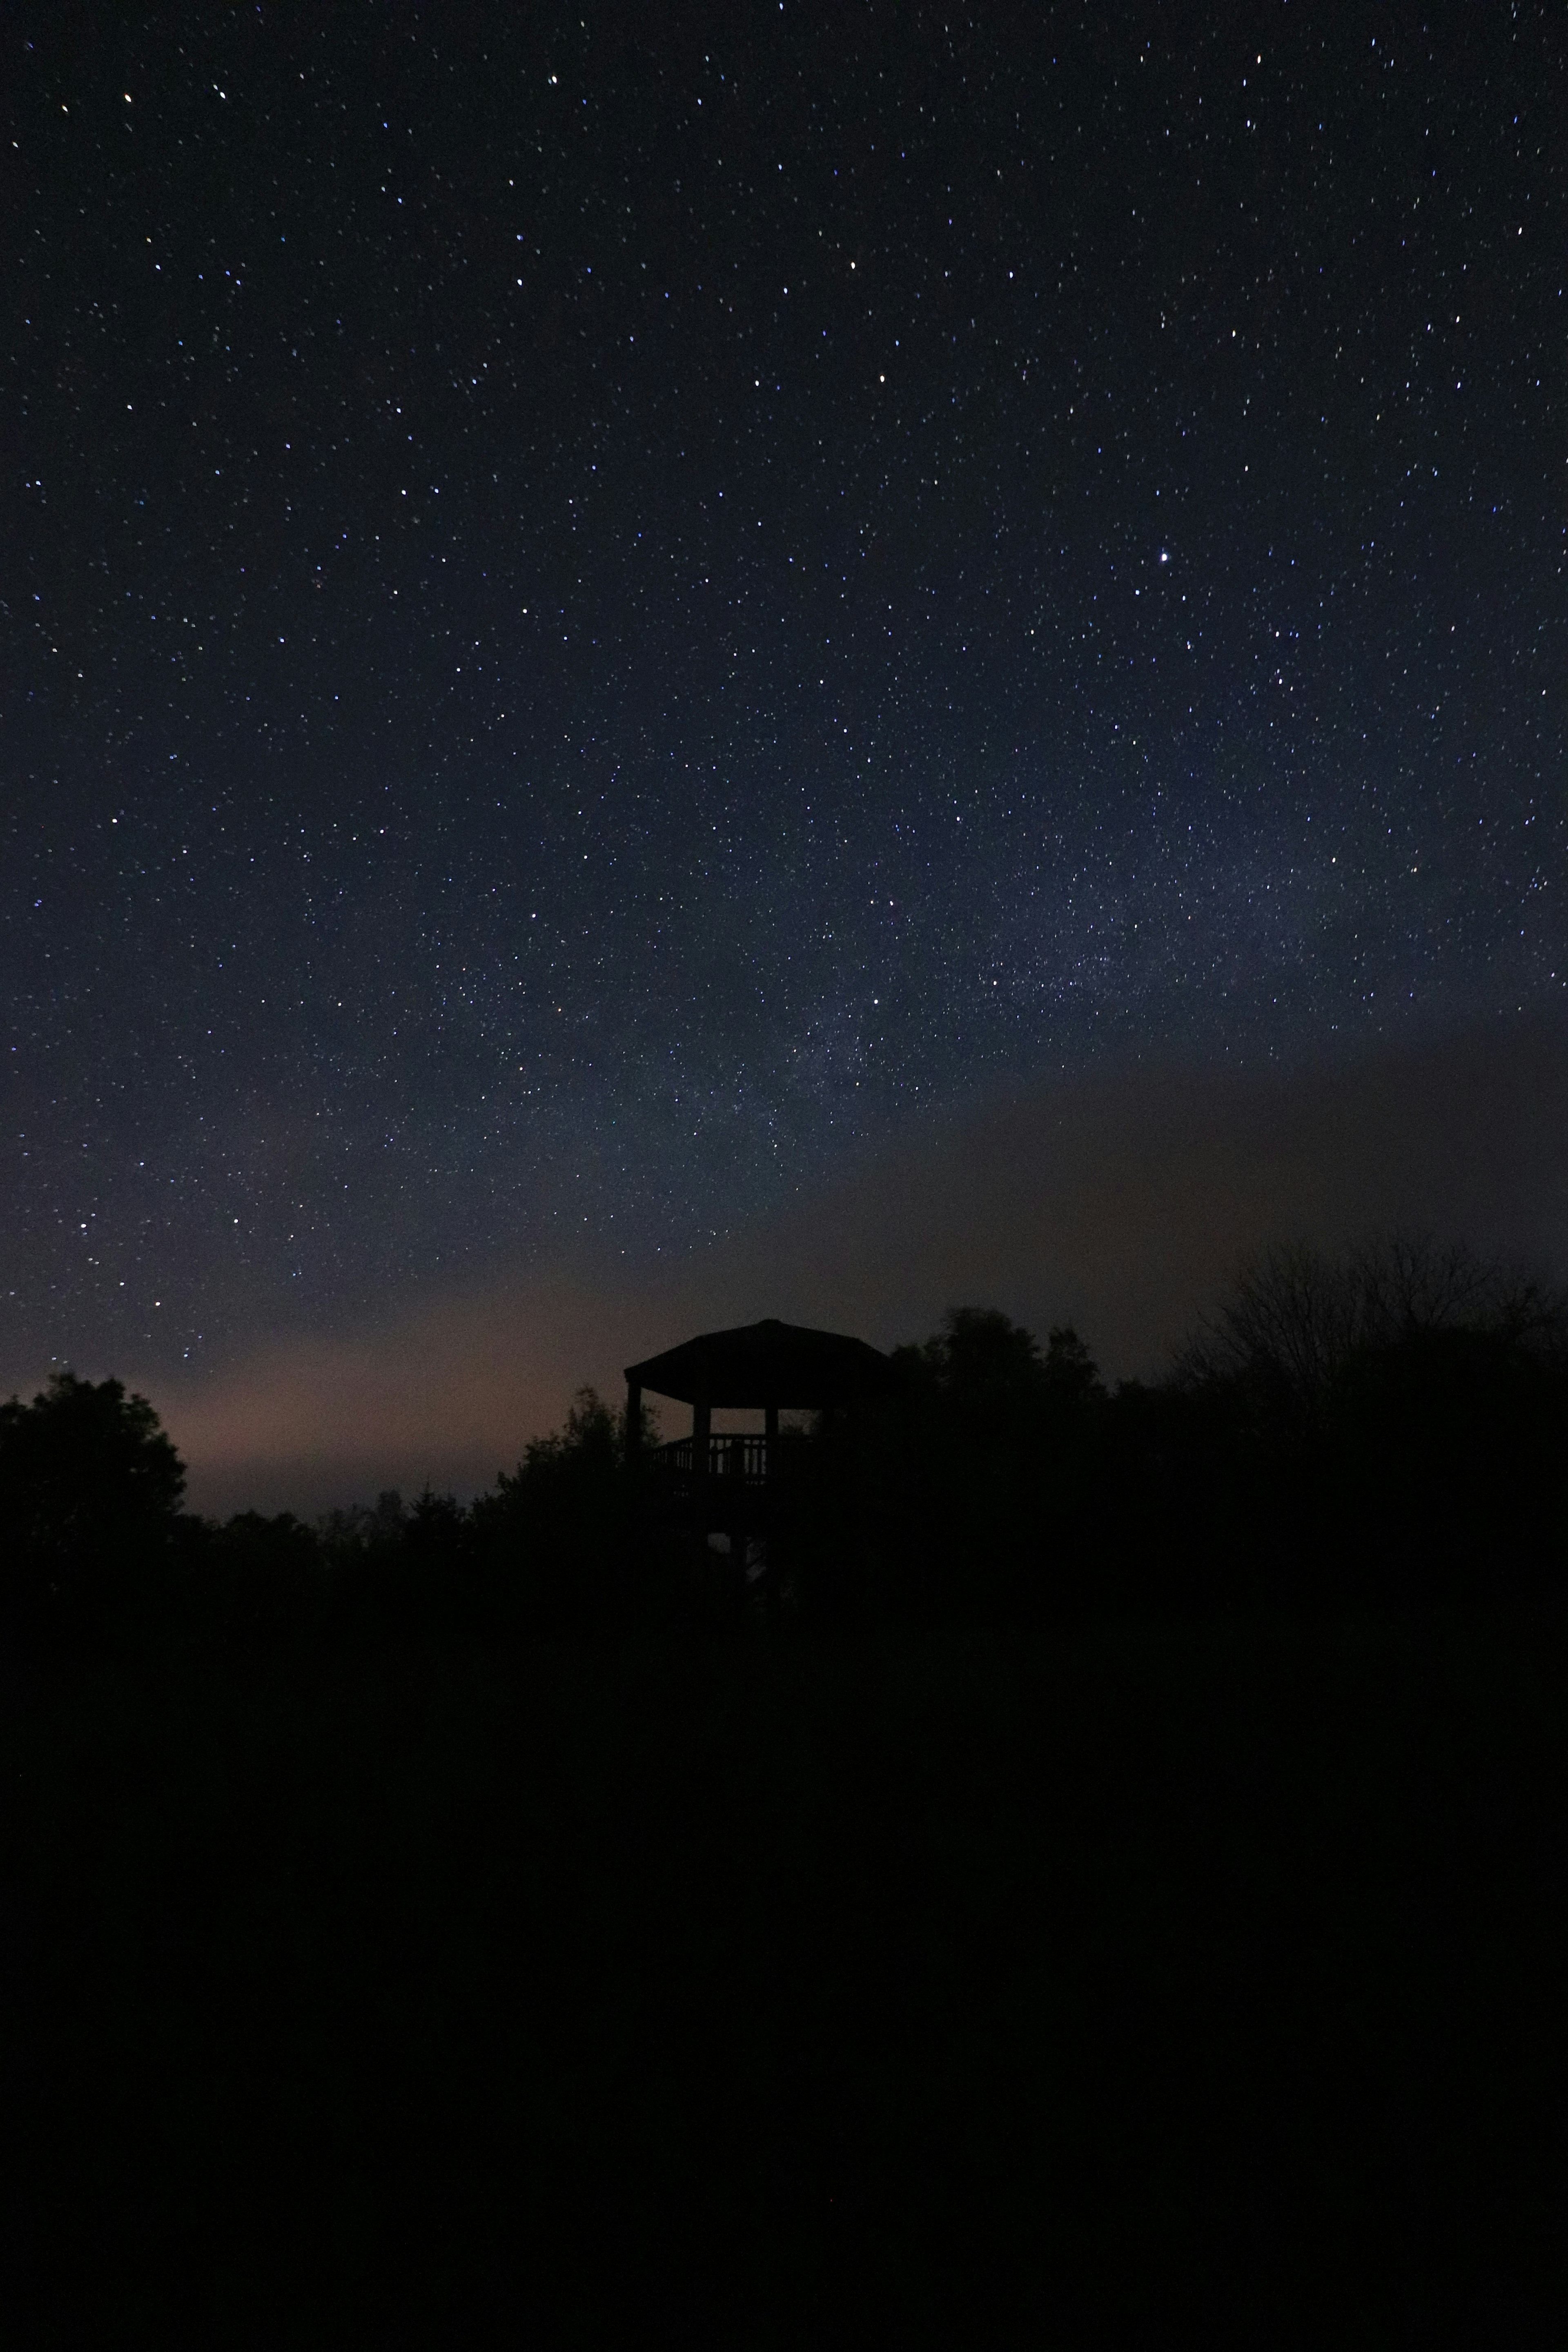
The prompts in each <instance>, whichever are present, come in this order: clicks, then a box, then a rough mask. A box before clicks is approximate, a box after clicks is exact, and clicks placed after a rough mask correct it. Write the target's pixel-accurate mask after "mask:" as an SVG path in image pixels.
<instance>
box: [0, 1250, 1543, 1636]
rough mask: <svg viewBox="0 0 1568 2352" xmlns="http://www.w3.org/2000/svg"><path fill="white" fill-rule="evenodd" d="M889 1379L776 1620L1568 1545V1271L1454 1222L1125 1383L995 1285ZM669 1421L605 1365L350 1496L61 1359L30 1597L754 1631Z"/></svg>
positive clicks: (324, 1614)
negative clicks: (667, 1457)
mask: <svg viewBox="0 0 1568 2352" xmlns="http://www.w3.org/2000/svg"><path fill="white" fill-rule="evenodd" d="M893 1364H894V1367H895V1370H896V1375H897V1377H896V1382H895V1384H894V1386H893V1388H892V1389H891V1391H889V1394H888V1395H887V1396H885V1397H882V1398H879V1399H878V1400H877V1401H876V1402H871V1403H867V1404H865V1405H863V1406H859V1407H857V1408H854V1409H848V1410H844V1411H840V1412H837V1413H834V1414H825V1415H822V1416H819V1417H818V1419H817V1422H816V1425H815V1427H814V1428H813V1429H812V1430H810V1431H809V1432H808V1433H803V1434H802V1435H801V1437H800V1438H799V1440H798V1441H797V1442H796V1443H795V1444H793V1445H791V1446H790V1447H789V1449H788V1454H789V1464H790V1468H791V1473H792V1475H790V1476H789V1478H788V1480H787V1482H786V1485H785V1487H784V1492H783V1495H782V1498H781V1501H780V1504H779V1506H778V1508H777V1512H776V1516H775V1521H774V1525H773V1531H772V1534H771V1536H770V1538H769V1559H770V1567H771V1570H772V1573H771V1575H770V1577H769V1579H768V1580H767V1589H768V1596H769V1600H770V1601H771V1602H772V1603H773V1609H772V1614H773V1616H774V1617H775V1618H776V1617H777V1616H778V1615H780V1614H781V1613H782V1614H783V1615H784V1616H785V1617H787V1618H788V1619H790V1620H791V1621H793V1622H797V1623H799V1624H801V1625H804V1626H813V1625H816V1626H833V1625H860V1626H868V1625H875V1624H879V1623H882V1624H889V1625H896V1624H899V1623H907V1624H911V1625H919V1624H931V1623H949V1624H963V1623H972V1624H986V1625H992V1626H998V1627H1000V1626H1008V1625H1014V1626H1021V1625H1038V1624H1047V1625H1048V1624H1053V1623H1061V1624H1074V1623H1082V1622H1092V1621H1094V1620H1096V1619H1097V1618H1103V1617H1115V1616H1125V1615H1129V1614H1131V1615H1146V1616H1152V1617H1154V1618H1157V1619H1158V1618H1163V1619H1180V1618H1183V1617H1189V1618H1190V1617H1194V1616H1196V1617H1203V1616H1205V1615H1213V1614H1214V1613H1215V1612H1222V1613H1223V1612H1248V1611H1252V1612H1257V1611H1264V1612H1268V1611H1279V1610H1284V1611H1302V1610H1305V1611H1308V1612H1310V1611H1313V1610H1321V1609H1325V1608H1327V1609H1338V1608H1343V1607H1345V1606H1356V1605H1365V1606H1373V1607H1378V1606H1393V1607H1405V1606H1410V1605H1417V1606H1418V1605H1422V1604H1479V1605H1487V1604H1489V1603H1495V1604H1500V1605H1511V1604H1514V1603H1519V1602H1529V1601H1532V1600H1539V1599H1541V1598H1543V1597H1546V1596H1549V1595H1552V1594H1555V1593H1557V1592H1559V1591H1561V1590H1562V1588H1563V1573H1564V1563H1565V1558H1568V1300H1565V1297H1564V1294H1563V1292H1562V1291H1560V1290H1558V1289H1556V1288H1554V1287H1553V1286H1552V1285H1551V1284H1549V1283H1548V1282H1546V1281H1544V1280H1543V1279H1542V1278H1540V1277H1538V1276H1532V1275H1530V1274H1528V1273H1526V1272H1522V1271H1520V1270H1518V1269H1516V1268H1513V1267H1510V1266H1509V1265H1504V1264H1502V1263H1500V1262H1499V1261H1496V1260H1491V1259H1486V1258H1483V1257H1480V1256H1479V1255H1476V1254H1475V1253H1473V1252H1472V1251H1470V1250H1468V1248H1466V1247H1464V1246H1462V1245H1458V1244H1456V1245H1450V1246H1439V1245H1437V1244H1435V1243H1433V1242H1431V1241H1429V1240H1426V1239H1410V1238H1405V1237H1394V1238H1392V1239H1381V1240H1377V1241H1373V1242H1371V1243H1368V1244H1364V1245H1363V1246H1361V1247H1359V1248H1356V1249H1353V1250H1352V1251H1350V1252H1349V1253H1347V1254H1345V1255H1341V1256H1338V1257H1332V1256H1329V1255H1324V1254H1323V1253H1321V1252H1320V1251H1317V1250H1315V1249H1312V1248H1310V1247H1309V1246H1307V1245H1305V1244H1294V1245H1285V1246H1280V1247H1279V1248H1276V1249H1274V1250H1272V1251H1271V1252H1269V1253H1268V1254H1267V1255H1264V1256H1263V1257H1261V1258H1259V1259H1258V1261H1256V1262H1255V1263H1253V1264H1252V1265H1249V1266H1248V1267H1247V1268H1246V1269H1245V1271H1244V1272H1243V1273H1242V1274H1241V1275H1240V1276H1239V1277H1238V1278H1237V1282H1236V1283H1235V1285H1234V1286H1233V1288H1232V1290H1231V1291H1230V1293H1229V1295H1228V1296H1227V1297H1226V1298H1225V1299H1224V1300H1223V1301H1222V1302H1221V1304H1220V1305H1219V1307H1217V1308H1216V1309H1215V1312H1214V1313H1213V1314H1212V1315H1210V1316H1208V1317H1206V1318H1204V1319H1203V1321H1202V1322H1201V1323H1200V1324H1199V1326H1198V1328H1196V1330H1195V1331H1194V1333H1193V1334H1192V1335H1191V1337H1190V1338H1189V1339H1188V1340H1187V1342H1186V1344H1185V1345H1184V1348H1183V1349H1181V1351H1180V1352H1179V1354H1178V1355H1177V1357H1176V1358H1175V1360H1174V1361H1173V1365H1172V1367H1171V1370H1170V1371H1169V1373H1168V1375H1167V1377H1165V1378H1164V1379H1163V1380H1161V1381H1154V1382H1145V1381H1122V1382H1121V1383H1119V1384H1118V1385H1116V1386H1115V1387H1114V1388H1111V1387H1110V1386H1108V1384H1107V1383H1106V1381H1104V1380H1103V1379H1102V1378H1101V1376H1100V1371H1099V1370H1098V1368H1097V1366H1096V1364H1095V1362H1094V1360H1093V1358H1092V1356H1091V1354H1090V1352H1089V1348H1088V1347H1087V1346H1086V1344H1085V1342H1084V1341H1083V1339H1080V1337H1079V1334H1078V1333H1077V1331H1076V1330H1074V1329H1073V1328H1071V1327H1070V1326H1065V1325H1064V1326H1061V1327H1058V1328H1053V1329H1052V1330H1051V1331H1050V1332H1049V1333H1048V1335H1047V1340H1046V1343H1045V1345H1044V1347H1042V1346H1041V1345H1040V1344H1039V1342H1038V1341H1037V1339H1036V1338H1035V1337H1034V1335H1032V1334H1031V1333H1030V1332H1028V1331H1027V1330H1026V1329H1024V1328H1021V1327H1020V1326H1018V1325H1017V1324H1016V1323H1014V1322H1012V1321H1010V1320H1009V1319H1008V1318H1007V1317H1005V1315H1003V1314H1000V1313H998V1312H996V1311H994V1310H993V1309H987V1308H978V1307H964V1308H959V1309H955V1310H954V1311H953V1312H952V1313H951V1314H949V1315H948V1317H947V1318H946V1319H945V1321H944V1323H943V1326H942V1329H941V1331H940V1332H939V1333H937V1334H936V1335H935V1336H934V1337H932V1338H931V1339H928V1340H926V1341H925V1342H924V1343H923V1344H921V1345H914V1346H908V1347H903V1348H900V1349H897V1350H896V1351H895V1353H894V1356H893ZM652 1441H653V1431H652V1427H651V1424H649V1425H648V1427H647V1431H646V1433H645V1444H644V1445H643V1447H642V1448H641V1450H640V1456H639V1460H638V1462H637V1465H634V1466H633V1467H630V1468H628V1466H627V1460H626V1429H625V1422H624V1416H623V1415H622V1414H621V1413H619V1412H616V1411H615V1410H614V1409H612V1408H611V1407H610V1406H609V1405H608V1404H606V1403H605V1402H604V1400H603V1399H602V1398H600V1397H599V1396H597V1395H596V1394H595V1392H594V1391H592V1390H589V1389H584V1391H581V1392H580V1393H579V1396H578V1398H577V1399H576V1401H575V1402H574V1405H573V1407H572V1409H571V1411H570V1412H569V1413H568V1415H567V1418H566V1422H565V1425H564V1427H563V1429H562V1430H560V1431H559V1432H558V1433H555V1434H554V1435H552V1436H550V1437H546V1438H542V1439H539V1440H536V1441H534V1442H533V1443H532V1444H529V1445H528V1447H527V1448H526V1450H525V1452H524V1454H523V1456H522V1459H521V1462H520V1463H519V1465H517V1467H516V1469H515V1470H514V1471H513V1472H510V1473H502V1474H500V1476H499V1477H498V1480H497V1483H496V1485H495V1486H494V1487H493V1488H492V1489H491V1490H489V1492H487V1493H485V1494H482V1495H480V1496H478V1497H477V1498H476V1499H475V1500H474V1501H472V1502H471V1503H469V1504H467V1505H464V1504H462V1503H459V1502H458V1500H456V1499H455V1498H454V1497H453V1496H449V1495H440V1494H435V1493H430V1492H426V1493H425V1494H423V1495H421V1496H418V1497H417V1498H416V1500H414V1501H413V1502H412V1503H411V1504H410V1503H405V1501H404V1500H403V1498H402V1497H401V1496H399V1495H398V1494H396V1493H392V1492H388V1493H384V1494H383V1495H382V1496H380V1497H379V1498H378V1500H377V1502H376V1503H375V1505H374V1507H363V1506H361V1507H352V1508H348V1509H341V1510H335V1511H331V1512H329V1513H327V1514H326V1515H325V1516H324V1517H321V1518H320V1519H318V1520H317V1521H316V1522H315V1524H314V1525H307V1524H306V1523H305V1522H303V1521H301V1520H300V1519H299V1518H298V1517H295V1516H293V1515H292V1514H289V1513H287V1512H285V1513H282V1514H279V1515H278V1516H276V1517H266V1516H263V1515H261V1514H259V1513H257V1512H254V1511H250V1512H244V1513H241V1514H238V1515H237V1516H236V1517H231V1518H230V1519H229V1520H227V1521H226V1523H223V1524H218V1523H216V1522H215V1521H212V1520H207V1519H203V1518H200V1517H195V1516H193V1515H190V1514H188V1513H186V1512H184V1509H183V1507H182V1506H183V1497H184V1470H183V1467H182V1465H181V1464H180V1462H179V1459H178V1456H177V1454H175V1451H174V1446H173V1445H172V1444H171V1443H170V1441H169V1439H168V1437H167V1436H166V1435H165V1434H164V1433H163V1431H162V1430H161V1428H160V1427H159V1425H158V1422H157V1417H156V1415H155V1413H154V1412H153V1408H152V1406H151V1405H150V1404H149V1403H148V1402H146V1400H145V1399H143V1398H141V1397H137V1396H128V1395H127V1394H126V1392H125V1391H124V1389H123V1387H122V1386H121V1383H120V1382H119V1381H113V1380H108V1381H100V1382H97V1383H94V1382H91V1381H82V1380H79V1379H77V1378H76V1377H75V1376H74V1375H73V1374H71V1373H69V1372H63V1373H60V1374H58V1375H57V1376H56V1377H55V1378H54V1379H53V1380H52V1381H50V1383H49V1386H48V1388H47V1390H46V1391H44V1392H43V1393H42V1394H40V1395H39V1396H37V1398H35V1399H34V1401H33V1402H32V1403H31V1404H24V1403H22V1402H20V1401H19V1400H17V1399H16V1398H13V1399H12V1400H11V1402H9V1403H7V1404H5V1405H3V1406H0V1544H3V1547H4V1559H5V1569H4V1574H3V1580H0V1609H3V1611H4V1619H5V1626H6V1628H7V1630H8V1632H9V1633H10V1634H11V1636H12V1638H13V1639H14V1640H20V1641H21V1642H23V1643H32V1644H36V1645H38V1646H40V1647H46V1648H47V1647H48V1646H50V1645H57V1646H64V1647H66V1648H71V1647H74V1646H79V1645H83V1644H85V1645H87V1646H91V1645H92V1644H94V1643H105V1642H107V1643H114V1642H116V1641H123V1640H126V1639H132V1638H135V1637H136V1636H137V1635H138V1634H146V1633H153V1632H162V1633H169V1632H171V1631H173V1632H175V1633H182V1632H183V1633H187V1634H192V1635H205V1636H207V1637H211V1638H214V1639H217V1640H220V1641H222V1642H226V1643H232V1644H235V1645H237V1646H239V1647H242V1648H243V1647H246V1646H256V1647H259V1648H262V1649H268V1648H277V1647H280V1646H281V1647H285V1648H287V1647H298V1646H300V1645H302V1644H309V1643H312V1642H317V1641H323V1642H328V1643H332V1642H353V1641H369V1642H372V1643H374V1642H377V1641H384V1640H394V1639H399V1638H407V1637H423V1636H426V1635H450V1636H455V1637H461V1636H463V1635H466V1634H467V1635H472V1636H474V1637H476V1638H480V1639H492V1640H493V1639H498V1638H501V1639H504V1638H512V1637H520V1636H521V1637H527V1636H549V1635H555V1634H562V1633H596V1634H603V1635H609V1634H614V1633H616V1631H626V1630H632V1629H643V1630H647V1629H650V1628H657V1627H663V1628H679V1627H683V1626H684V1627H703V1626H707V1627H722V1626H725V1625H734V1624H736V1623H741V1622H746V1620H747V1618H748V1617H749V1616H751V1615H754V1614H757V1613H759V1602H758V1596H757V1595H756V1594H754V1593H753V1592H752V1591H751V1590H750V1588H749V1585H748V1580H747V1577H746V1575H745V1573H744V1570H743V1567H742V1563H741V1562H739V1561H738V1560H732V1559H727V1558H725V1557H723V1556H722V1555H721V1553H720V1552H718V1551H716V1550H715V1549H711V1548H709V1547H706V1546H703V1547H699V1546H697V1545H696V1544H694V1543H693V1541H692V1539H691V1538H690V1536H689V1534H688V1533H685V1532H683V1531H682V1530H681V1529H680V1528H679V1526H678V1525H675V1524H673V1523H672V1522H671V1520H670V1518H669V1517H668V1515H667V1514H664V1513H662V1512H661V1510H660V1507H659V1489H658V1467H657V1464H656V1463H653V1462H652V1461H651V1460H650V1454H651V1450H652Z"/></svg>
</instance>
